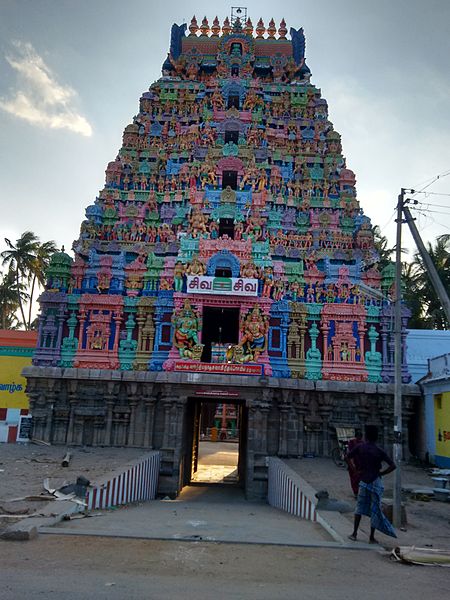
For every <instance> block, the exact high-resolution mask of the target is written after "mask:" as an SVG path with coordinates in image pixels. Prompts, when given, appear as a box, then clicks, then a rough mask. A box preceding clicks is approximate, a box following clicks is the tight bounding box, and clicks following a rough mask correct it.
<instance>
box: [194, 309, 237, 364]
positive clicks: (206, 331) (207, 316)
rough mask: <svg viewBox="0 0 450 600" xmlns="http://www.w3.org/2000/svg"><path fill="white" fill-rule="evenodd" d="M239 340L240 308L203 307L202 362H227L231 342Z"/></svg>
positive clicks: (235, 342)
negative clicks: (226, 354)
mask: <svg viewBox="0 0 450 600" xmlns="http://www.w3.org/2000/svg"><path fill="white" fill-rule="evenodd" d="M238 341H239V309H238V308H222V307H218V306H205V307H204V308H203V328H202V344H204V348H203V354H202V362H209V363H210V362H214V363H217V362H225V352H226V349H227V346H228V345H229V344H237V343H238Z"/></svg>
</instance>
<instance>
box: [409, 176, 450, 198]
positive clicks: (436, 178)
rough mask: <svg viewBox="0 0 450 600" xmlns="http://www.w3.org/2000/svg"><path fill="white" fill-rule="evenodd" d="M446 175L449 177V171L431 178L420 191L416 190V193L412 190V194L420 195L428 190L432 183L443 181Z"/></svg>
mask: <svg viewBox="0 0 450 600" xmlns="http://www.w3.org/2000/svg"><path fill="white" fill-rule="evenodd" d="M448 175H450V171H444V172H443V173H439V175H436V177H433V178H432V179H431V181H430V182H429V183H427V184H426V185H425V186H424V187H423V188H422V189H421V190H417V191H416V190H414V194H421V193H422V192H423V191H424V190H426V189H427V188H429V187H430V185H433V183H435V182H436V181H438V179H444V177H447V176H448Z"/></svg>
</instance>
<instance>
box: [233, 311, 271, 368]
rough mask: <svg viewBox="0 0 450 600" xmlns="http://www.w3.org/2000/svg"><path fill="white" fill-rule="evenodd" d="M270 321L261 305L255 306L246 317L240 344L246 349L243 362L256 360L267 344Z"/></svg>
mask: <svg viewBox="0 0 450 600" xmlns="http://www.w3.org/2000/svg"><path fill="white" fill-rule="evenodd" d="M268 329H269V321H268V319H267V317H266V316H265V315H264V313H263V312H262V311H261V309H260V308H259V306H255V307H254V308H253V309H252V310H251V311H250V312H249V313H248V314H247V316H246V317H245V319H244V321H243V323H242V326H241V331H242V337H241V340H240V342H239V346H240V347H241V348H243V350H244V359H243V362H256V361H257V360H258V357H259V355H260V354H261V353H262V352H264V350H265V349H266V345H267V332H268Z"/></svg>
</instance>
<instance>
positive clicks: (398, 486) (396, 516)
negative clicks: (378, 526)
mask: <svg viewBox="0 0 450 600" xmlns="http://www.w3.org/2000/svg"><path fill="white" fill-rule="evenodd" d="M413 191H414V190H407V189H405V188H402V189H401V190H400V195H399V197H398V204H397V219H396V220H397V241H396V246H395V304H394V343H395V346H394V369H395V379H394V381H395V390H394V446H393V454H394V457H393V458H394V462H395V464H396V465H397V468H396V469H395V471H394V504H393V507H392V521H393V524H394V527H400V526H401V521H402V475H401V460H402V458H403V453H402V446H403V426H402V363H403V359H402V355H403V353H402V223H403V210H404V204H405V194H406V193H407V192H413Z"/></svg>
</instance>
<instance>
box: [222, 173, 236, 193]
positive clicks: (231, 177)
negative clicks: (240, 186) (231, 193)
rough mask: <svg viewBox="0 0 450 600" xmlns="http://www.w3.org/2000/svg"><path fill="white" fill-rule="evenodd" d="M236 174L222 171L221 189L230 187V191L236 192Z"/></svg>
mask: <svg viewBox="0 0 450 600" xmlns="http://www.w3.org/2000/svg"><path fill="white" fill-rule="evenodd" d="M237 181H238V174H237V171H224V172H223V174H222V189H223V190H225V189H226V188H227V187H230V188H231V189H232V190H237Z"/></svg>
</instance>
